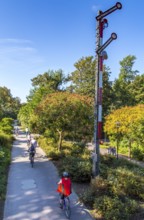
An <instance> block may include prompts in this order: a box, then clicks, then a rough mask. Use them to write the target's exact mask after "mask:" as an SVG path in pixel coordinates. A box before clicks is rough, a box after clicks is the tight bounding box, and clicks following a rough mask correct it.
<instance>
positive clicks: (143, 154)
mask: <svg viewBox="0 0 144 220" xmlns="http://www.w3.org/2000/svg"><path fill="white" fill-rule="evenodd" d="M132 157H133V158H134V159H136V160H139V161H144V151H143V150H142V149H140V148H133V149H132Z"/></svg>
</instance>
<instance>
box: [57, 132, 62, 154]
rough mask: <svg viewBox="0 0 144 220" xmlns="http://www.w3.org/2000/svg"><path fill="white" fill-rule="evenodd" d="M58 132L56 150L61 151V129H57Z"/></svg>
mask: <svg viewBox="0 0 144 220" xmlns="http://www.w3.org/2000/svg"><path fill="white" fill-rule="evenodd" d="M58 133H59V140H58V151H61V148H62V131H58Z"/></svg>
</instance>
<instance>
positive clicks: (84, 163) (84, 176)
mask: <svg viewBox="0 0 144 220" xmlns="http://www.w3.org/2000/svg"><path fill="white" fill-rule="evenodd" d="M91 169H92V164H91V161H88V160H85V159H81V158H79V157H73V156H68V157H66V158H64V159H63V161H62V167H61V170H62V171H64V170H67V171H68V172H69V173H70V176H71V178H72V180H73V181H74V182H89V181H90V179H91Z"/></svg>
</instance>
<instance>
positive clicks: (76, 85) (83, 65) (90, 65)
mask: <svg viewBox="0 0 144 220" xmlns="http://www.w3.org/2000/svg"><path fill="white" fill-rule="evenodd" d="M96 65H97V63H96V59H95V58H94V57H93V56H89V57H82V58H81V59H80V60H78V61H77V62H76V63H75V64H74V66H75V68H76V70H75V71H74V72H72V73H71V74H70V75H69V76H68V78H67V81H68V82H69V83H70V86H69V87H67V90H68V91H70V92H72V93H78V94H81V95H86V96H89V97H92V98H93V101H94V97H95V84H96V74H97V73H96V68H97V66H96ZM110 74H111V72H110V69H109V67H106V66H104V67H103V115H107V114H108V112H109V109H110V106H111V103H112V100H113V92H112V83H111V81H110Z"/></svg>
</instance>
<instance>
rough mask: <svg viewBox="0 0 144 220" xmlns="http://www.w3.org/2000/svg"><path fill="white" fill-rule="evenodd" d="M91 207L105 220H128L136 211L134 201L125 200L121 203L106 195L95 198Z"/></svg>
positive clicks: (117, 199) (136, 206) (115, 198)
mask: <svg viewBox="0 0 144 220" xmlns="http://www.w3.org/2000/svg"><path fill="white" fill-rule="evenodd" d="M93 207H94V209H96V210H97V212H98V213H100V214H101V215H102V216H103V217H104V218H105V220H129V217H130V215H131V214H133V213H134V212H136V211H137V209H138V205H137V203H136V202H135V201H131V200H129V199H126V200H125V201H124V202H122V201H121V200H120V199H119V198H118V197H113V198H112V197H109V196H107V195H106V196H105V195H104V196H101V197H99V198H96V199H95V202H94V206H93Z"/></svg>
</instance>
